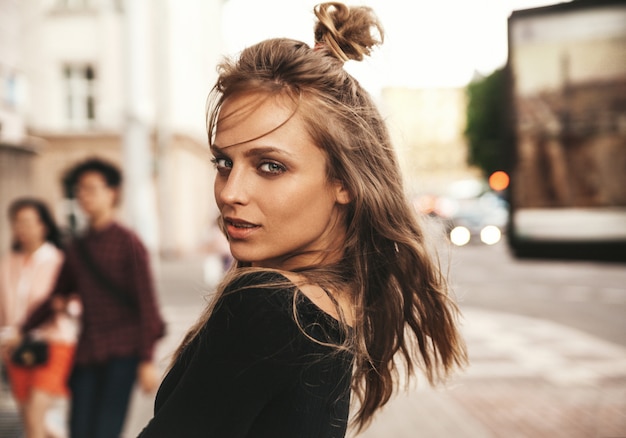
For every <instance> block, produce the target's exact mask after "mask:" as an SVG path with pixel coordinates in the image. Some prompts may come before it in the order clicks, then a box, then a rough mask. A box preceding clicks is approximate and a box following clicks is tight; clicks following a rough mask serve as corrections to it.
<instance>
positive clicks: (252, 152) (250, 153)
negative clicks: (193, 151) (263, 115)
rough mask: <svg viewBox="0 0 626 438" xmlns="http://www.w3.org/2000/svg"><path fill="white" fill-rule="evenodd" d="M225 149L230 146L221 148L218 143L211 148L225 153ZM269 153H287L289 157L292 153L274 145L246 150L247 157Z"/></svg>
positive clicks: (215, 151)
mask: <svg viewBox="0 0 626 438" xmlns="http://www.w3.org/2000/svg"><path fill="white" fill-rule="evenodd" d="M224 149H228V146H227V147H225V148H221V147H219V146H217V145H211V150H212V151H213V152H214V153H223V151H224ZM269 153H275V154H279V155H285V156H287V157H291V156H292V154H290V153H289V152H287V151H285V150H283V149H278V148H275V147H272V146H260V147H256V148H251V149H248V150H247V151H246V152H245V154H244V155H245V156H246V157H254V156H258V155H263V154H269Z"/></svg>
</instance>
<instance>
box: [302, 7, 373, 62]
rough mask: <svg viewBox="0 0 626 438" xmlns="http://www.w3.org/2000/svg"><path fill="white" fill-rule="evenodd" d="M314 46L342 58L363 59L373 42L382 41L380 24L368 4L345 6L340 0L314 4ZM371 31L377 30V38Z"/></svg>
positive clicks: (368, 52) (346, 59) (370, 50)
mask: <svg viewBox="0 0 626 438" xmlns="http://www.w3.org/2000/svg"><path fill="white" fill-rule="evenodd" d="M314 12H315V16H316V17H317V19H318V22H317V24H316V25H315V47H316V49H326V50H327V51H328V52H329V53H330V54H331V55H332V56H334V57H335V58H337V59H339V60H341V61H343V62H345V61H348V60H351V59H352V60H354V61H362V60H363V57H364V56H369V55H370V54H371V52H372V48H373V47H374V46H377V45H380V44H382V43H383V41H384V38H385V35H384V31H383V27H382V25H381V24H380V22H379V21H378V18H377V17H376V15H374V11H373V10H372V9H371V8H368V7H365V6H360V7H352V8H348V7H347V6H346V5H344V4H342V3H322V4H320V5H317V6H315V9H314ZM372 31H375V32H377V33H378V39H377V38H376V36H375V35H374V34H372Z"/></svg>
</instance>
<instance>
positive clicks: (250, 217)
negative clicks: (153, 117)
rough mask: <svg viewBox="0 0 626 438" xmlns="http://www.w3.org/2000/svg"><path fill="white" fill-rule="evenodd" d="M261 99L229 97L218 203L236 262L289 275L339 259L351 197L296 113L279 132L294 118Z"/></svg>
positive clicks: (217, 152) (219, 152)
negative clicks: (329, 172) (344, 208)
mask: <svg viewBox="0 0 626 438" xmlns="http://www.w3.org/2000/svg"><path fill="white" fill-rule="evenodd" d="M263 98H264V95H260V94H258V93H254V94H245V95H240V96H236V97H231V98H230V99H228V100H227V101H226V103H225V104H224V106H223V107H222V110H221V112H220V120H219V121H218V125H217V130H216V136H215V142H214V145H213V147H212V152H213V155H214V157H215V164H216V168H217V175H216V177H215V199H216V201H217V206H218V208H219V210H220V212H221V215H222V218H223V220H224V223H225V225H226V230H227V233H228V240H229V242H230V250H231V252H232V254H233V257H235V259H237V260H239V261H241V262H249V263H251V264H252V266H258V267H266V268H276V269H285V270H292V269H295V268H299V267H303V266H309V265H311V264H317V263H321V264H325V263H331V262H334V261H337V260H338V259H339V257H341V254H342V248H343V243H344V240H345V225H344V221H343V216H342V214H341V212H340V211H341V205H343V204H347V203H348V202H349V196H348V194H347V192H346V191H345V190H344V189H343V187H342V185H341V184H340V183H339V182H329V181H328V179H327V176H326V175H327V173H326V156H325V154H324V152H323V151H322V150H321V149H320V148H318V147H317V146H316V145H315V144H314V143H313V142H312V140H311V139H310V138H309V135H308V134H307V132H306V129H305V125H304V123H303V121H302V120H301V119H300V117H299V116H298V115H297V114H296V115H295V116H293V117H292V118H291V119H289V121H288V122H287V123H285V124H284V125H282V126H281V127H280V128H278V129H276V130H274V129H275V128H276V127H277V126H279V125H280V124H281V123H283V122H284V121H285V120H287V119H288V118H289V117H290V115H291V113H292V109H291V108H290V107H289V106H288V105H287V103H286V101H285V100H284V98H280V97H277V98H268V99H265V100H264V101H260V100H259V99H263ZM251 108H252V109H251ZM259 136H260V137H259ZM256 137H259V138H256ZM254 138H256V139H254ZM250 139H254V140H250Z"/></svg>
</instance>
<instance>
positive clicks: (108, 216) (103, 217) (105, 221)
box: [89, 211, 113, 230]
mask: <svg viewBox="0 0 626 438" xmlns="http://www.w3.org/2000/svg"><path fill="white" fill-rule="evenodd" d="M112 222H113V212H112V211H110V212H106V213H101V214H98V215H95V216H93V217H91V219H90V220H89V227H90V228H92V229H94V230H102V229H104V228H106V227H108V226H109V225H110V224H111V223H112Z"/></svg>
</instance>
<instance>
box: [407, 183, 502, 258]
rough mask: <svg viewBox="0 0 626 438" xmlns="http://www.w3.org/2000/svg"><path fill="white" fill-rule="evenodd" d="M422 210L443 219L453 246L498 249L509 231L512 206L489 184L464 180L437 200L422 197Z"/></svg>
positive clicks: (451, 187) (420, 206)
mask: <svg viewBox="0 0 626 438" xmlns="http://www.w3.org/2000/svg"><path fill="white" fill-rule="evenodd" d="M418 205H419V207H418V208H419V209H420V210H421V211H422V212H425V213H428V214H430V215H431V216H435V217H437V218H439V220H440V221H441V223H442V224H443V225H444V228H445V230H446V233H447V235H448V238H449V240H450V242H452V243H453V244H454V245H457V246H463V245H467V244H469V243H481V244H486V245H494V244H496V243H498V242H499V241H500V240H501V239H502V236H503V234H504V232H505V230H506V225H507V222H508V216H509V210H508V203H507V202H506V201H505V200H504V199H503V198H502V196H500V195H499V194H498V193H496V192H494V191H493V190H491V189H490V188H489V186H488V184H487V183H486V182H483V181H480V180H473V179H472V180H462V181H458V182H456V183H454V184H452V185H451V186H450V188H449V189H448V190H447V192H446V193H445V194H444V195H442V196H437V197H426V198H425V197H422V199H421V200H420V201H418Z"/></svg>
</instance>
